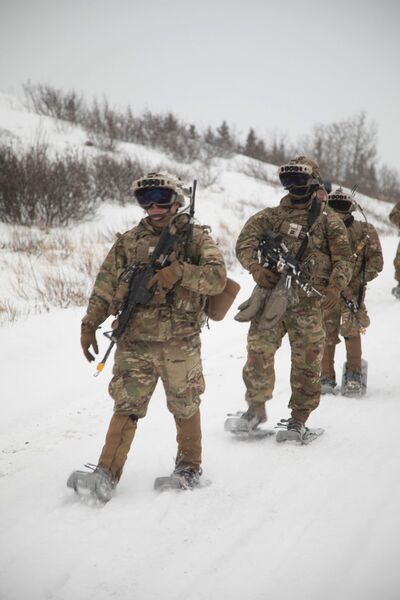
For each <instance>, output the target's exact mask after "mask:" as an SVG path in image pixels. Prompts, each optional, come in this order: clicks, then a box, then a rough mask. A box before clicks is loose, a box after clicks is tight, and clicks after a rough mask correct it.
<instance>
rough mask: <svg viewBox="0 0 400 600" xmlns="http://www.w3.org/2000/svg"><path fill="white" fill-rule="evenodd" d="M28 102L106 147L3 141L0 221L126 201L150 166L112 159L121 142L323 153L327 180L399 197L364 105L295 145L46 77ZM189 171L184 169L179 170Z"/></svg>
mask: <svg viewBox="0 0 400 600" xmlns="http://www.w3.org/2000/svg"><path fill="white" fill-rule="evenodd" d="M23 89H24V93H25V98H26V101H27V103H28V105H29V107H30V108H31V109H32V110H34V111H35V112H36V113H38V114H41V115H46V116H50V117H54V118H56V119H60V120H63V121H66V122H69V123H72V124H75V125H80V126H81V127H83V128H84V130H85V131H86V133H87V144H88V145H93V146H95V147H96V148H98V149H100V150H103V151H105V152H107V153H106V154H103V155H99V156H97V157H96V158H94V159H92V160H90V161H88V159H86V158H85V157H84V156H83V155H82V154H79V153H78V152H75V153H72V152H70V153H68V154H67V155H64V156H56V157H53V158H49V155H48V152H47V148H46V147H45V146H44V145H43V144H42V145H37V146H35V147H32V149H31V150H30V152H28V153H27V154H25V155H24V156H22V155H20V154H19V153H17V152H16V151H15V150H14V149H13V148H12V146H6V145H3V146H0V220H1V221H3V222H9V223H20V224H26V225H29V224H33V223H36V224H44V225H45V226H52V225H65V224H68V223H70V222H71V221H77V220H80V219H81V218H83V217H84V216H88V215H90V214H92V213H93V211H94V210H95V206H96V202H97V201H98V200H99V199H100V200H105V199H108V198H114V199H115V200H117V201H119V202H121V203H124V202H126V201H127V199H128V198H129V188H130V184H131V181H132V180H133V179H134V178H135V177H136V176H139V175H140V174H141V173H142V172H143V170H145V169H146V165H144V164H141V163H138V161H133V160H131V159H130V158H129V157H122V158H121V157H118V159H117V158H113V157H112V155H111V153H112V152H113V151H114V150H115V149H116V148H117V145H118V143H119V142H131V143H137V144H142V145H145V146H150V147H152V148H157V149H160V150H161V151H163V152H164V153H165V154H166V155H167V156H170V157H171V158H173V159H175V160H177V161H179V162H181V163H190V162H193V161H199V162H200V163H201V164H203V165H205V166H207V165H209V164H210V162H211V161H212V160H213V159H214V158H216V157H229V156H231V155H232V154H234V153H241V154H243V155H245V156H249V157H251V158H254V159H257V160H258V161H261V163H262V162H265V163H271V164H275V165H280V164H282V163H284V162H285V161H287V160H289V159H290V158H293V156H296V155H299V154H306V155H310V156H312V157H314V158H315V159H317V160H318V162H319V163H320V166H321V171H322V173H323V176H324V179H325V180H331V181H334V182H337V183H340V184H342V185H344V186H347V187H352V186H353V185H354V184H355V183H357V184H358V190H359V191H360V192H362V193H365V194H367V195H371V196H374V197H376V198H379V199H383V200H387V201H392V202H394V201H398V200H400V179H399V175H398V173H397V171H395V170H394V169H391V168H389V167H388V166H386V165H383V166H381V167H378V163H379V158H378V153H377V133H378V132H377V127H376V125H375V124H374V123H372V122H370V121H369V120H368V118H367V115H366V114H365V113H364V112H360V113H359V114H357V115H355V116H353V117H350V118H348V119H345V120H342V121H337V122H334V123H330V124H327V125H323V124H318V125H315V126H314V127H313V129H312V131H311V132H310V133H309V135H307V136H305V137H304V138H303V139H302V140H300V141H299V142H298V143H297V144H292V143H290V142H289V141H288V140H287V138H286V137H285V136H283V135H275V136H273V137H272V138H271V139H269V140H263V139H262V138H261V137H260V136H259V135H258V134H257V133H256V131H255V129H254V128H250V130H249V131H248V133H247V135H246V137H245V139H244V141H243V140H241V139H240V137H239V136H238V135H237V134H236V133H235V132H234V131H233V130H232V128H231V127H230V126H229V125H228V123H227V122H226V121H223V122H222V123H221V124H220V125H219V126H218V127H211V126H209V127H207V128H206V129H205V130H204V131H199V130H198V128H197V127H196V126H195V125H193V124H188V123H185V122H184V121H182V120H181V119H179V118H178V117H177V116H175V115H174V114H173V113H171V112H168V113H166V114H156V113H153V112H151V111H149V110H147V111H144V112H143V113H141V114H133V112H132V110H131V108H130V107H129V106H128V107H127V108H126V109H125V110H119V109H116V108H113V107H111V106H110V104H109V102H108V101H107V99H106V98H104V99H103V100H98V99H94V100H93V101H92V102H91V103H88V102H87V101H86V100H85V99H84V98H83V96H82V95H81V94H79V93H77V92H76V91H67V92H66V91H63V90H61V89H57V88H55V87H53V86H51V85H48V84H40V83H39V84H33V83H31V82H28V83H26V84H25V85H24V86H23ZM182 175H183V176H184V175H185V173H182Z"/></svg>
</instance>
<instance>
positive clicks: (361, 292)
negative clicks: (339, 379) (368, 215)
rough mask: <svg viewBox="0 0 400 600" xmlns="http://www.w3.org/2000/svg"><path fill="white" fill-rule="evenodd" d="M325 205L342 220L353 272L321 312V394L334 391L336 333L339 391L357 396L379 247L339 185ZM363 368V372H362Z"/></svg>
mask: <svg viewBox="0 0 400 600" xmlns="http://www.w3.org/2000/svg"><path fill="white" fill-rule="evenodd" d="M328 206H329V207H330V208H332V209H333V210H334V211H335V212H336V214H337V215H338V216H339V217H340V218H341V219H342V220H343V223H344V225H345V226H346V230H347V235H348V237H349V242H350V247H351V251H352V257H353V273H352V277H351V280H350V282H349V283H348V285H347V287H346V288H345V289H344V290H343V291H342V293H341V295H340V298H338V301H337V303H336V304H335V306H332V307H331V308H329V309H328V308H327V309H326V310H325V311H324V323H325V330H326V342H325V350H324V356H323V359H322V372H321V393H322V394H325V393H334V392H335V391H336V390H335V388H336V376H335V367H334V359H335V349H336V344H338V343H339V341H340V340H339V333H340V334H341V335H342V336H343V337H344V340H345V343H346V357H347V360H346V364H345V369H344V374H343V384H342V393H343V394H345V395H347V396H353V395H354V396H359V395H361V394H362V393H364V392H365V391H366V384H367V381H366V376H367V373H366V369H367V363H366V361H363V360H362V358H361V352H362V350H361V335H360V334H361V333H363V332H364V331H365V328H366V327H368V325H369V323H370V320H369V316H368V313H367V309H366V307H365V293H366V284H367V283H368V282H369V281H372V280H373V279H375V277H377V276H378V274H379V273H380V272H381V271H382V269H383V256H382V248H381V244H380V241H379V237H378V234H377V232H376V229H375V227H374V226H373V225H371V224H369V223H367V222H363V221H359V220H355V219H354V217H353V215H352V212H353V211H354V209H355V203H354V201H353V198H352V197H351V196H350V195H348V194H346V193H345V192H344V191H343V190H342V189H341V188H339V189H337V190H336V191H335V192H333V193H332V194H330V195H329V196H328ZM362 371H363V373H362Z"/></svg>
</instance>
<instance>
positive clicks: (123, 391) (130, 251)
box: [81, 173, 226, 499]
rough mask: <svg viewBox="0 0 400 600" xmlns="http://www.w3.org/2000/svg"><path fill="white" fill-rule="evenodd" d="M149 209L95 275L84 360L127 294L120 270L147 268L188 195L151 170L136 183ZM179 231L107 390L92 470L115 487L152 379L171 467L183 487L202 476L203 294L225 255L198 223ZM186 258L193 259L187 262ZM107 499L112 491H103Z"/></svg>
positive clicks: (218, 283)
mask: <svg viewBox="0 0 400 600" xmlns="http://www.w3.org/2000/svg"><path fill="white" fill-rule="evenodd" d="M133 191H134V195H135V198H136V200H137V201H138V203H139V204H140V205H141V206H142V207H143V208H144V209H145V210H146V212H147V216H146V217H145V218H143V219H142V220H141V221H140V222H139V224H138V225H137V226H136V227H134V228H133V229H131V230H129V231H127V232H126V233H124V234H123V235H121V236H120V237H118V239H117V241H116V242H115V243H114V245H113V246H112V248H111V250H110V252H109V253H108V255H107V257H106V259H105V261H104V262H103V264H102V266H101V268H100V271H99V273H98V275H97V277H96V281H95V284H94V288H93V291H92V294H91V296H90V299H89V305H88V308H87V313H86V315H85V317H84V318H83V321H82V335H81V345H82V348H83V352H84V354H85V356H86V358H87V360H89V361H92V360H94V356H93V355H92V354H91V352H90V351H89V350H90V348H91V347H92V348H93V350H94V351H95V353H97V351H98V349H97V343H96V330H97V328H98V327H99V325H100V324H101V323H102V322H103V321H104V320H105V319H107V317H108V316H109V315H110V314H114V315H115V314H117V313H118V310H119V308H120V307H121V304H122V303H123V301H124V296H125V294H126V291H127V290H126V284H124V283H121V276H122V274H123V273H124V271H125V270H126V268H127V267H128V266H129V265H131V264H132V263H134V264H135V265H137V267H138V268H139V269H140V268H144V267H145V265H146V264H147V262H148V260H149V256H150V255H151V253H152V251H153V249H154V247H155V246H156V244H157V241H158V239H159V236H160V233H161V231H162V229H163V228H164V227H167V226H169V224H170V223H171V221H172V220H173V219H174V216H175V215H176V213H177V211H178V209H179V207H180V206H182V205H183V204H184V202H185V199H184V196H185V195H188V190H185V189H184V188H183V186H182V183H181V182H180V180H179V179H178V178H176V177H175V176H173V175H171V174H169V173H158V174H157V173H151V174H149V175H146V176H144V177H142V178H140V179H139V180H137V181H135V182H134V184H133ZM186 241H187V236H186V235H184V236H183V237H182V239H181V243H179V244H178V245H177V246H176V247H175V249H174V255H173V256H172V257H171V261H170V264H169V265H168V266H164V267H163V268H161V269H160V270H158V271H157V272H156V274H155V276H154V277H153V279H152V280H151V281H150V285H149V286H148V287H149V288H151V289H152V290H154V291H155V293H154V296H153V298H152V300H151V301H150V304H148V305H146V306H138V307H137V309H136V310H135V312H134V314H133V317H132V318H131V321H130V323H129V324H128V327H127V330H126V331H125V332H124V334H123V336H122V337H121V339H120V340H119V341H118V344H117V350H116V352H115V363H114V369H113V377H112V380H111V382H110V385H109V392H110V395H111V397H112V398H113V400H114V414H113V416H112V418H111V422H110V425H109V428H108V432H107V435H106V440H105V445H104V447H103V450H102V452H101V455H100V458H99V460H98V465H97V470H96V471H97V472H100V473H101V475H102V476H103V477H106V478H108V481H109V483H110V487H112V488H113V487H114V486H115V485H116V483H118V481H119V480H120V478H121V474H122V469H123V467H124V463H125V461H126V459H127V454H128V451H129V449H130V446H131V443H132V440H133V438H134V435H135V431H136V428H137V423H138V420H139V419H142V418H143V417H145V415H146V412H147V407H148V404H149V401H150V398H151V396H152V394H153V392H154V389H155V387H156V384H157V381H158V379H159V378H161V380H162V383H163V385H164V389H165V393H166V398H167V406H168V409H169V410H170V411H171V413H172V414H173V416H174V419H175V424H176V430H177V443H178V452H177V457H176V468H175V471H174V472H175V473H176V474H177V475H179V477H180V480H181V481H182V486H183V487H192V486H193V485H196V484H197V483H198V480H199V476H200V475H201V468H200V464H201V427H200V410H199V405H200V395H201V394H202V393H203V392H204V379H203V374H202V364H201V356H200V337H199V333H200V329H201V327H202V325H203V324H204V322H205V314H204V307H205V302H206V298H207V296H213V295H217V294H220V293H221V292H222V290H223V289H224V286H225V283H226V270H225V264H224V259H223V257H222V255H221V253H220V251H219V250H218V248H217V246H216V244H215V242H214V241H213V239H212V238H211V237H210V235H209V233H208V231H207V228H205V227H202V226H197V225H195V226H194V228H193V234H192V240H191V243H190V246H189V248H187V247H186ZM189 258H190V262H188V260H189ZM106 499H109V498H106Z"/></svg>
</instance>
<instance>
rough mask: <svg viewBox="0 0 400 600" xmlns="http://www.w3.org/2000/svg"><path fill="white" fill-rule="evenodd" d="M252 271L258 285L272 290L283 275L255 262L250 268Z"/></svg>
mask: <svg viewBox="0 0 400 600" xmlns="http://www.w3.org/2000/svg"><path fill="white" fill-rule="evenodd" d="M250 273H251V275H252V276H253V279H254V281H255V282H256V283H257V285H259V286H260V287H263V288H266V289H268V290H272V288H274V287H275V286H276V284H277V283H278V281H279V279H280V277H281V276H280V273H275V272H274V271H271V270H270V269H267V268H265V267H263V266H262V265H260V264H259V263H255V264H254V265H253V266H252V267H251V268H250Z"/></svg>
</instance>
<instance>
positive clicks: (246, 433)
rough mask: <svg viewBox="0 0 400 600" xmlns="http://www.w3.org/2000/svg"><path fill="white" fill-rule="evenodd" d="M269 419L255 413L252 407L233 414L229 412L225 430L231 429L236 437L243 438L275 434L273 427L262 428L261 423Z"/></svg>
mask: <svg viewBox="0 0 400 600" xmlns="http://www.w3.org/2000/svg"><path fill="white" fill-rule="evenodd" d="M266 420H267V419H266V418H265V417H260V416H257V415H255V414H254V413H253V412H252V411H251V410H250V409H249V410H247V411H246V412H244V411H240V410H239V411H238V412H236V413H233V414H228V418H227V419H226V420H225V423H224V430H225V431H230V432H231V433H233V434H234V435H235V436H236V437H238V438H242V439H250V438H263V437H267V436H270V435H274V434H275V431H273V430H272V429H261V428H260V427H259V425H260V424H261V423H265V421H266Z"/></svg>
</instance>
